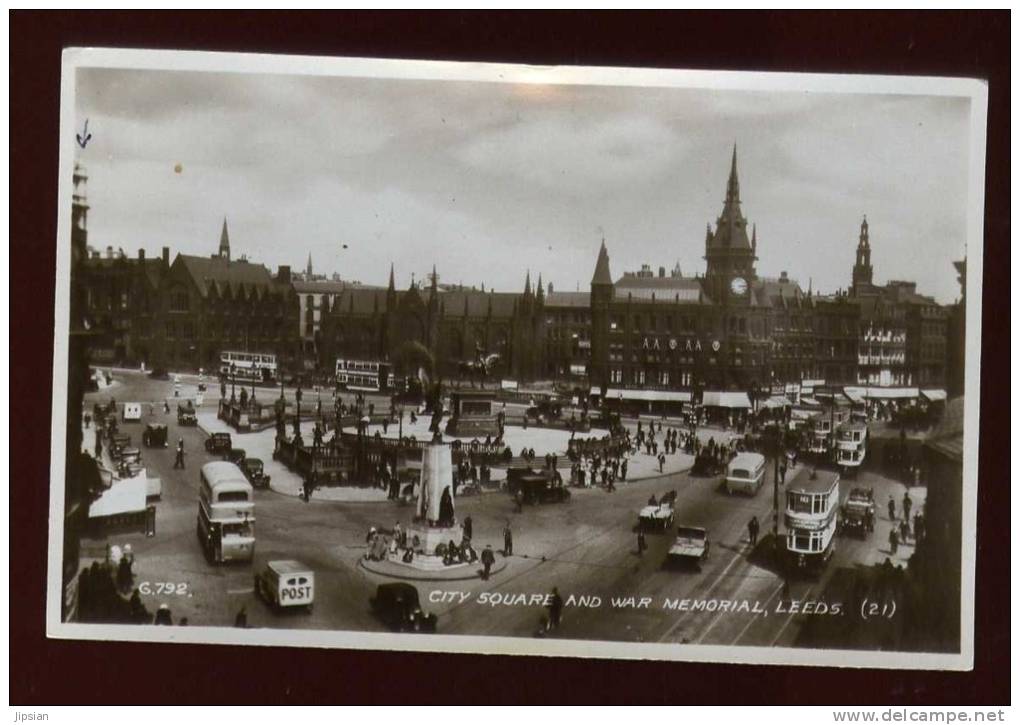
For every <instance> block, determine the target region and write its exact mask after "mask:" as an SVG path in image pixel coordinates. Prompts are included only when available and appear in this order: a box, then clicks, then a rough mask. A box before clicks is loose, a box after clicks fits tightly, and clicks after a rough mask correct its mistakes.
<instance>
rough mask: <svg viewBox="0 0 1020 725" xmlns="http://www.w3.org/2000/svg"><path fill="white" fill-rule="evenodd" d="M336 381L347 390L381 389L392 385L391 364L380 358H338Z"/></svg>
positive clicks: (386, 388)
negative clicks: (380, 360)
mask: <svg viewBox="0 0 1020 725" xmlns="http://www.w3.org/2000/svg"><path fill="white" fill-rule="evenodd" d="M336 382H337V384H338V385H339V386H340V387H341V389H345V390H365V391H375V392H377V391H380V390H388V389H389V387H390V365H389V363H384V362H379V361H378V360H350V359H345V358H337V361H336Z"/></svg>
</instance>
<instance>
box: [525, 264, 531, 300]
mask: <svg viewBox="0 0 1020 725" xmlns="http://www.w3.org/2000/svg"><path fill="white" fill-rule="evenodd" d="M524 294H525V295H530V294H531V270H530V269H529V270H528V271H527V272H525V273H524Z"/></svg>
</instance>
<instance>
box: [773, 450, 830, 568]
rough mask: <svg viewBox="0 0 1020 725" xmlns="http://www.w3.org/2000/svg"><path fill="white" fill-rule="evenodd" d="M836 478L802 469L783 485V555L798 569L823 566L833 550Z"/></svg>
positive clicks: (825, 472)
mask: <svg viewBox="0 0 1020 725" xmlns="http://www.w3.org/2000/svg"><path fill="white" fill-rule="evenodd" d="M838 518H839V474H838V473H836V472H835V471H823V470H809V469H808V467H807V466H805V467H803V468H801V470H800V471H798V472H797V475H796V476H795V477H794V478H793V480H792V481H790V482H789V483H788V484H787V485H786V512H785V516H784V517H783V523H784V525H785V529H786V551H787V554H788V555H789V556H790V559H791V561H792V563H793V564H794V565H795V566H797V567H800V568H814V567H818V566H821V565H823V564H824V563H825V562H826V561H828V559H829V557H830V556H832V552H833V549H834V548H835V546H836V541H835V537H836V525H837V523H838V521H837V520H838Z"/></svg>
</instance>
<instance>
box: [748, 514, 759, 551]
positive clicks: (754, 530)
mask: <svg viewBox="0 0 1020 725" xmlns="http://www.w3.org/2000/svg"><path fill="white" fill-rule="evenodd" d="M758 528H759V524H758V517H757V516H752V517H751V520H750V521H748V522H747V533H748V535H749V536H750V538H751V546H757V545H758Z"/></svg>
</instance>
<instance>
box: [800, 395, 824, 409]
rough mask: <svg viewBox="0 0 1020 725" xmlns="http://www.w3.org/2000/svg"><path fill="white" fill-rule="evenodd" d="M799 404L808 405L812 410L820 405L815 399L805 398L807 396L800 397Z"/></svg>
mask: <svg viewBox="0 0 1020 725" xmlns="http://www.w3.org/2000/svg"><path fill="white" fill-rule="evenodd" d="M800 404H801V405H809V406H811V407H812V408H819V407H821V405H822V404H821V403H819V402H818V401H817V400H816V399H815V398H812V397H810V396H807V395H802V396H800Z"/></svg>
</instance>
